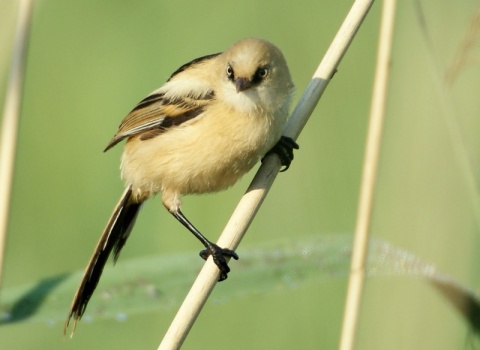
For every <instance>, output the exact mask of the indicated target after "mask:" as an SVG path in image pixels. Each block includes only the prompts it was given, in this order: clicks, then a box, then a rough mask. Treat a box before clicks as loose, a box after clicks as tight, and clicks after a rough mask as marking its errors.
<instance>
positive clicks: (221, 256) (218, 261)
mask: <svg viewBox="0 0 480 350" xmlns="http://www.w3.org/2000/svg"><path fill="white" fill-rule="evenodd" d="M171 213H172V215H173V216H174V217H175V218H176V219H177V220H178V221H180V222H181V223H182V225H183V226H185V227H186V228H187V229H188V230H189V231H190V232H191V233H193V235H194V236H195V237H197V239H198V240H199V241H200V242H202V244H203V245H204V246H205V248H206V249H205V250H202V251H201V252H200V256H201V257H202V258H203V259H204V260H207V258H208V257H209V256H210V255H211V256H212V258H213V262H214V263H215V265H217V266H218V268H219V269H220V277H219V279H218V281H223V280H226V279H227V277H228V273H229V272H230V268H229V267H228V264H227V260H226V259H225V257H230V258H234V259H235V260H238V255H237V253H235V252H234V251H233V250H230V249H225V248H220V247H219V246H218V245H216V244H215V243H212V242H210V241H209V240H208V239H207V238H206V237H205V236H204V235H202V234H201V233H200V231H198V230H197V229H196V227H195V226H193V225H192V223H191V222H190V221H188V219H187V218H186V217H185V215H183V213H182V211H181V210H180V209H177V210H175V211H171Z"/></svg>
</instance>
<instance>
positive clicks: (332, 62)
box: [158, 0, 373, 350]
mask: <svg viewBox="0 0 480 350" xmlns="http://www.w3.org/2000/svg"><path fill="white" fill-rule="evenodd" d="M372 3H373V0H357V1H356V2H355V3H354V5H353V6H352V9H351V10H350V12H349V14H348V16H347V18H346V19H345V21H344V23H343V25H342V27H341V28H340V30H339V32H338V34H337V36H336V37H335V39H334V41H333V42H332V44H331V46H330V48H329V50H328V51H327V53H326V55H325V57H324V59H323V60H322V62H321V63H320V65H319V67H318V69H317V71H316V72H315V75H314V76H313V79H312V80H311V82H310V84H309V85H308V87H307V89H306V91H305V92H304V94H303V96H302V97H301V99H300V101H299V103H298V104H297V106H296V108H295V109H294V111H293V113H292V116H291V117H290V119H289V122H288V123H287V126H286V129H285V132H284V135H286V136H290V137H292V138H294V139H296V138H297V137H298V135H299V134H300V132H301V130H302V129H303V127H304V126H305V124H306V122H307V120H308V118H309V117H310V114H311V113H312V111H313V110H314V108H315V106H316V105H317V103H318V100H319V99H320V97H321V95H322V94H323V92H324V91H325V88H326V86H327V84H328V82H329V81H330V78H331V77H332V76H333V74H334V72H335V70H336V68H337V66H338V64H339V63H340V61H341V59H342V57H343V55H344V54H345V52H346V51H347V48H348V47H349V44H350V43H351V41H352V40H353V37H354V36H355V34H356V32H357V30H358V28H359V27H360V25H361V23H362V21H363V19H364V18H365V17H366V15H367V13H368V10H369V9H370V7H371V5H372ZM279 169H280V162H279V160H278V159H277V157H276V156H271V157H268V158H267V159H265V161H264V162H263V164H262V166H261V167H260V169H259V170H258V172H257V174H256V175H255V177H254V179H253V180H252V183H251V184H250V186H249V188H248V190H247V192H246V193H245V195H244V196H243V197H242V199H241V200H240V202H239V204H238V206H237V208H236V209H235V211H234V213H233V215H232V217H231V218H230V220H229V222H228V223H227V226H226V227H225V229H224V231H223V233H222V235H221V237H220V239H219V241H218V242H217V243H218V245H219V246H221V247H226V248H230V249H235V248H236V247H237V246H238V244H239V243H240V241H241V239H242V238H243V236H244V234H245V232H246V230H247V228H248V226H249V225H250V223H251V222H252V220H253V218H254V216H255V214H256V212H257V210H258V208H259V207H260V205H261V203H262V202H263V199H264V198H265V196H266V195H267V192H268V190H269V189H270V187H271V185H272V184H273V181H274V180H275V177H276V175H277V173H278V170H279ZM217 279H218V268H217V267H216V266H215V264H214V263H213V262H212V259H211V258H209V259H208V260H207V262H206V263H205V265H204V267H203V269H202V270H201V271H200V273H199V275H198V277H197V279H196V281H195V282H194V284H193V286H192V288H191V289H190V291H189V293H188V295H187V297H186V298H185V300H184V302H183V304H182V305H181V307H180V309H179V311H178V313H177V315H176V317H175V319H174V320H173V322H172V324H171V325H170V328H169V329H168V331H167V333H166V334H165V337H164V338H163V340H162V342H161V344H160V346H159V347H158V349H160V350H172V349H179V348H180V347H181V346H182V344H183V342H184V340H185V338H186V337H187V335H188V332H189V331H190V329H191V327H192V326H193V323H194V322H195V320H196V318H197V316H198V315H199V313H200V311H201V309H202V307H203V305H204V304H205V302H206V300H207V298H208V296H209V295H210V293H211V291H212V290H213V288H214V286H215V284H216V283H217ZM227 283H228V282H227Z"/></svg>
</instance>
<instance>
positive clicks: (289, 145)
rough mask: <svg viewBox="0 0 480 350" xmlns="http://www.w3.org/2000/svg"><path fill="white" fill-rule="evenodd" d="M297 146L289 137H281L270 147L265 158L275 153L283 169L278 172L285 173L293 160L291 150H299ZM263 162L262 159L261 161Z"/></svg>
mask: <svg viewBox="0 0 480 350" xmlns="http://www.w3.org/2000/svg"><path fill="white" fill-rule="evenodd" d="M299 148H300V147H299V146H298V144H297V143H296V142H295V141H293V139H292V138H291V137H288V136H282V137H280V140H278V142H277V143H276V144H275V146H273V147H272V149H271V150H270V151H268V152H267V154H266V156H267V155H269V154H271V153H275V154H276V155H278V157H279V158H280V161H281V163H282V165H283V166H284V168H283V169H282V170H280V172H283V171H286V170H287V169H288V168H289V167H290V164H291V163H292V160H293V149H299ZM262 161H263V159H262Z"/></svg>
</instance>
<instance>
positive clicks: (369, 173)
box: [340, 0, 396, 350]
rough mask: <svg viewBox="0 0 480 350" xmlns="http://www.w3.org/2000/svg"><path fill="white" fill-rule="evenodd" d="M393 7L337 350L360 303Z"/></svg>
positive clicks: (387, 15) (385, 27)
mask: <svg viewBox="0 0 480 350" xmlns="http://www.w3.org/2000/svg"><path fill="white" fill-rule="evenodd" d="M395 8H396V2H395V0H385V1H384V2H383V11H382V23H381V27H380V39H379V45H378V53H377V66H376V72H375V81H374V87H373V95H372V103H371V110H370V121H369V130H368V136H367V145H366V149H365V160H364V163H363V173H362V182H361V188H360V197H359V203H358V211H357V222H356V226H355V237H354V242H353V252H352V262H351V267H350V279H349V283H348V290H347V299H346V302H345V311H344V318H343V327H342V334H341V339H340V349H341V350H350V349H353V346H354V343H355V333H356V327H357V323H358V316H359V313H360V302H361V298H362V291H363V284H364V279H365V262H366V256H367V248H368V238H369V231H370V224H371V218H372V208H373V200H374V195H375V185H376V178H377V168H378V160H379V153H380V145H381V136H382V124H383V119H384V114H385V104H386V99H387V87H388V86H387V85H388V84H387V83H388V75H389V70H390V69H389V68H390V55H391V46H392V37H393V27H394V21H395Z"/></svg>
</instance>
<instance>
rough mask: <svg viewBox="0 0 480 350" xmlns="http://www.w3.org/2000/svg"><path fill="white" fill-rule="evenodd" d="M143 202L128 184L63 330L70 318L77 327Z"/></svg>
mask: <svg viewBox="0 0 480 350" xmlns="http://www.w3.org/2000/svg"><path fill="white" fill-rule="evenodd" d="M141 205H142V203H141V202H140V203H135V202H133V200H132V189H131V187H130V186H129V187H127V189H126V190H125V192H124V193H123V195H122V197H121V198H120V200H119V201H118V204H117V206H116V207H115V209H114V211H113V213H112V216H111V217H110V220H109V221H108V224H107V227H105V230H104V231H103V233H102V236H101V237H100V240H99V241H98V243H97V246H96V247H95V251H94V253H93V255H92V257H91V259H90V261H89V262H88V266H87V268H86V270H85V273H84V275H83V277H82V282H81V283H80V286H79V287H78V290H77V292H76V293H75V296H74V297H73V301H72V306H71V307H70V312H69V314H68V318H67V321H66V322H65V328H64V333H65V334H66V332H67V328H68V325H69V323H70V320H71V319H72V318H73V329H72V335H73V332H74V331H75V326H76V324H77V321H78V320H79V319H80V318H81V317H82V315H83V313H84V312H85V309H86V308H87V304H88V301H89V300H90V297H91V296H92V294H93V291H94V290H95V288H96V287H97V284H98V281H99V280H100V276H101V275H102V271H103V268H104V267H105V264H106V262H107V260H108V257H109V255H110V253H111V252H112V251H113V259H114V261H116V260H117V259H118V256H119V254H120V251H121V250H122V248H123V246H124V245H125V242H126V241H127V239H128V236H129V235H130V232H131V231H132V228H133V225H134V224H135V219H136V218H137V214H138V211H139V209H140V207H141Z"/></svg>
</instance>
